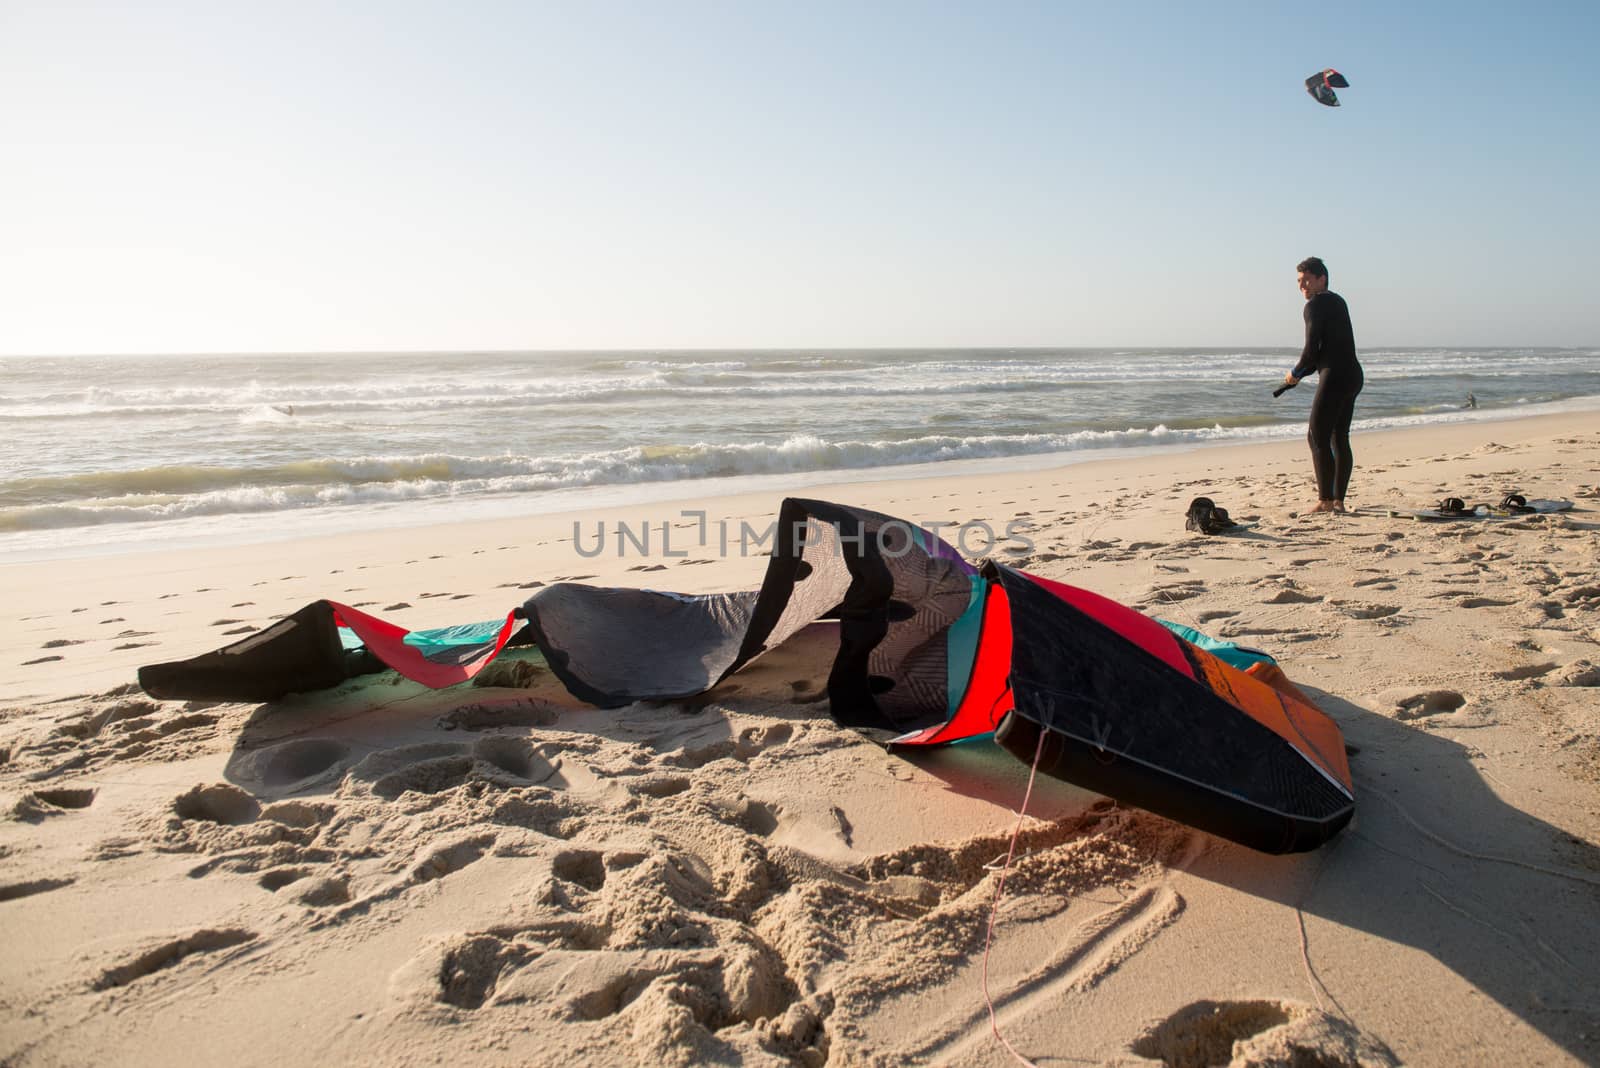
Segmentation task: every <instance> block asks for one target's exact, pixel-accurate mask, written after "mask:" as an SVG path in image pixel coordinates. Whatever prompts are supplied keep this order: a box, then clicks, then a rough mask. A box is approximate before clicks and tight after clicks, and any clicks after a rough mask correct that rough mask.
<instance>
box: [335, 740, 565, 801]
mask: <svg viewBox="0 0 1600 1068" xmlns="http://www.w3.org/2000/svg"><path fill="white" fill-rule="evenodd" d="M350 777H351V778H352V779H356V780H358V781H364V782H369V783H371V784H372V792H373V793H374V794H376V795H378V796H379V797H382V798H385V799H387V800H391V801H392V800H394V799H396V798H398V797H399V796H400V795H401V794H404V793H407V792H411V793H417V794H440V793H443V792H445V791H447V790H451V789H454V788H455V787H457V786H460V785H462V784H463V783H465V782H468V781H469V780H470V781H473V782H486V783H491V784H494V785H498V786H503V787H515V786H528V785H530V784H535V783H539V784H546V785H552V786H564V785H566V780H565V779H563V778H561V775H560V771H559V768H558V766H557V765H555V764H552V763H551V762H550V761H549V760H547V759H546V758H545V756H544V755H543V753H541V752H539V751H538V750H536V749H535V748H534V747H533V746H532V745H530V744H529V743H528V741H527V739H524V738H511V737H504V736H499V735H496V736H493V737H489V738H480V739H478V740H477V741H475V742H471V743H465V742H425V743H423V744H421V745H409V746H403V747H401V748H399V749H386V750H382V751H380V752H377V753H373V754H372V755H370V756H368V757H367V758H366V759H364V760H362V761H361V763H359V764H357V765H356V766H355V767H354V768H352V769H351V770H350Z"/></svg>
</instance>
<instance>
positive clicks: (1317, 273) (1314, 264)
mask: <svg viewBox="0 0 1600 1068" xmlns="http://www.w3.org/2000/svg"><path fill="white" fill-rule="evenodd" d="M1294 269H1295V270H1297V271H1303V272H1305V273H1306V274H1309V275H1311V276H1312V277H1313V278H1326V277H1328V265H1327V264H1326V263H1323V262H1322V257H1320V256H1307V257H1306V258H1305V259H1303V260H1301V261H1300V262H1299V263H1297V264H1295V265H1294Z"/></svg>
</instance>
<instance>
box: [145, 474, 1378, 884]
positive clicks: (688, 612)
mask: <svg viewBox="0 0 1600 1068" xmlns="http://www.w3.org/2000/svg"><path fill="white" fill-rule="evenodd" d="M824 618H828V619H836V620H838V624H839V649H838V653H837V655H836V656H835V659H834V663H833V667H832V669H831V671H830V673H829V676H828V696H829V702H830V712H831V714H832V715H833V717H834V719H835V720H837V721H838V722H840V723H842V724H845V725H847V726H851V727H855V728H858V729H862V730H866V731H869V732H873V733H875V734H877V735H878V736H879V737H881V738H883V739H884V740H886V741H891V742H892V744H894V745H895V746H902V747H910V746H926V745H942V744H946V743H949V742H954V741H960V740H962V739H964V738H971V737H975V736H978V735H983V734H987V733H989V732H991V731H993V732H995V736H996V739H997V740H998V741H999V743H1000V744H1001V745H1002V746H1004V747H1005V748H1006V749H1008V750H1009V751H1011V752H1012V753H1014V754H1016V755H1017V756H1019V757H1020V758H1022V759H1023V760H1026V761H1028V762H1030V763H1031V762H1033V760H1034V759H1035V757H1036V755H1037V756H1038V758H1039V761H1040V765H1039V766H1040V770H1041V771H1044V772H1046V773H1048V774H1051V775H1054V776H1057V777H1059V778H1062V779H1065V780H1067V781H1069V782H1073V783H1077V784H1079V785H1081V786H1085V787H1087V788H1089V789H1092V790H1096V791H1099V792H1101V793H1104V794H1107V795H1108V796H1111V797H1114V798H1116V799H1118V800H1119V801H1123V802H1126V803H1128V804H1131V805H1136V806H1138V807H1141V808H1146V809H1149V810H1150V811H1152V812H1157V813H1160V814H1161V815H1164V816H1167V817H1169V818H1172V819H1175V820H1179V821H1181V822H1184V823H1187V824H1190V825H1192V826H1195V827H1199V828H1201V829H1203V830H1206V831H1210V832H1212V833H1214V834H1218V835H1220V836H1222V837H1225V838H1229V839H1232V840H1234V841H1237V842H1240V843H1243V844H1245V845H1248V846H1250V847H1252V848H1254V849H1260V850H1263V851H1265V852H1273V853H1281V852H1294V851H1300V850H1306V849H1312V848H1315V847H1316V846H1318V845H1320V844H1321V843H1322V842H1324V841H1326V840H1327V839H1328V838H1330V837H1331V836H1332V835H1334V834H1335V833H1337V832H1338V830H1339V829H1340V828H1341V827H1343V826H1344V825H1345V824H1346V823H1348V822H1349V820H1350V817H1351V815H1352V814H1353V813H1354V794H1353V791H1352V788H1351V781H1350V771H1349V767H1348V765H1347V763H1346V761H1345V753H1344V744H1343V740H1342V738H1341V736H1340V734H1339V730H1338V727H1337V726H1336V725H1335V724H1334V723H1333V721H1332V720H1330V719H1329V718H1328V717H1327V716H1325V715H1324V714H1323V713H1322V712H1321V711H1319V710H1318V709H1316V708H1315V707H1314V706H1313V705H1311V703H1310V702H1309V701H1308V700H1306V699H1305V698H1304V695H1302V694H1300V693H1299V692H1298V691H1296V690H1294V688H1293V687H1292V686H1289V685H1288V684H1287V683H1286V681H1282V680H1281V673H1279V674H1278V675H1277V678H1278V680H1279V682H1278V683H1277V684H1269V682H1268V681H1264V679H1268V678H1271V677H1272V676H1271V674H1270V673H1268V674H1266V675H1263V676H1261V677H1257V674H1255V672H1256V668H1251V670H1250V672H1248V673H1247V672H1246V671H1243V670H1240V669H1239V668H1236V667H1232V666H1230V665H1229V664H1227V663H1224V662H1223V661H1222V660H1220V659H1218V658H1217V657H1216V656H1213V655H1212V654H1211V653H1208V652H1206V651H1204V650H1202V649H1199V648H1197V647H1196V646H1195V645H1193V644H1190V643H1189V642H1187V641H1184V640H1182V639H1180V638H1178V637H1177V636H1175V635H1174V634H1173V633H1172V631H1171V630H1169V629H1168V628H1167V627H1165V626H1163V625H1162V624H1160V623H1158V622H1157V621H1155V620H1152V619H1150V618H1148V617H1146V616H1143V615H1141V614H1140V613H1138V612H1135V611H1133V610H1132V609H1130V608H1127V607H1125V606H1123V605H1120V604H1117V603H1116V602H1114V601H1110V600H1108V599H1106V598H1104V597H1100V596H1099V595H1097V594H1093V593H1090V592H1088V591H1086V590H1080V589H1076V588H1075V587H1071V586H1066V585H1063V584H1061V583H1056V582H1051V581H1049V580H1046V579H1041V578H1038V577H1036V576H1031V575H1028V574H1026V573H1024V572H1020V571H1016V570H1013V569H1010V568H1006V567H1003V566H1000V565H997V564H992V563H991V564H987V565H985V567H984V568H983V569H982V570H981V571H980V570H979V569H978V568H976V567H974V566H973V565H972V564H969V563H968V562H967V561H965V560H963V559H962V558H961V556H960V554H959V553H957V552H956V551H955V550H954V549H953V548H951V547H950V546H949V545H947V544H946V543H945V542H943V541H941V540H940V539H938V538H936V537H934V536H933V535H931V534H930V533H928V532H927V531H926V530H923V529H922V528H920V527H917V526H915V525H913V524H910V523H907V522H905V521H903V520H898V519H894V518H893V517H890V516H885V515H881V514H879V513H876V512H871V511H867V510H865V509H860V508H852V507H847V506H843V505H836V504H829V503H826V502H822V501H810V500H799V499H790V500H786V501H784V502H783V506H782V508H781V509H780V512H779V517H778V524H777V529H776V536H775V539H774V546H773V550H772V558H771V561H770V563H769V565H768V569H767V574H766V578H765V580H764V581H763V583H762V586H761V589H760V590H758V591H744V592H737V593H726V594H710V595H686V594H675V593H664V592H658V591H652V590H635V589H617V588H604V587H594V586H585V585H582V584H578V583H556V584H554V585H551V586H547V587H544V588H543V589H540V590H539V591H538V592H537V593H536V594H535V595H534V596H533V597H531V598H529V600H528V601H527V602H526V603H525V604H523V605H522V606H521V607H519V608H517V609H515V610H513V611H512V612H511V613H510V614H508V615H507V617H506V618H505V619H504V620H495V621H490V622H487V623H481V624H473V625H468V626H464V627H455V628H446V629H444V630H436V631H408V630H406V629H405V628H403V627H399V626H396V625H394V624H392V623H387V622H385V621H383V620H380V619H377V618H375V617H373V616H369V615H366V614H365V613H362V612H359V611H357V610H355V609H353V608H350V607H348V606H345V605H341V604H337V603H335V602H331V601H318V602H315V603H313V604H311V605H308V606H306V607H305V608H303V609H301V610H300V611H299V612H297V613H295V614H294V615H293V616H290V617H288V618H286V619H283V620H280V621H279V622H278V623H276V624H274V625H273V626H271V627H268V628H267V629H265V630H263V631H261V632H259V633H258V634H255V635H252V636H250V637H248V638H246V639H244V640H242V641H239V642H235V643H233V644H232V645H229V646H227V647H225V648H223V649H219V650H217V651H216V652H213V653H207V654H204V655H203V656H199V657H195V658H193V659H192V660H187V661H180V662H176V663H169V664H157V665H152V666H150V667H146V668H143V669H141V670H140V672H139V682H140V685H141V686H143V687H144V688H145V690H146V691H147V692H148V693H150V694H151V695H152V696H155V697H161V698H191V699H207V700H273V699H276V698H277V697H281V696H283V695H284V694H286V693H290V692H296V691H307V690H315V689H321V688H326V687H329V686H334V685H337V684H338V683H340V682H343V681H344V680H346V679H348V678H351V677H353V676H355V675H359V674H364V673H368V672H371V671H375V670H381V669H382V668H383V667H385V666H387V667H390V668H394V669H395V670H397V671H399V672H400V673H401V674H403V675H405V676H406V677H407V678H410V679H413V680H415V681H417V682H420V683H423V684H424V685H427V686H433V687H440V686H448V685H453V684H455V683H458V682H463V681H465V680H466V679H468V678H471V677H472V676H473V675H474V674H476V673H477V671H479V670H480V669H481V668H482V667H483V666H484V665H485V664H487V663H488V662H489V661H490V660H492V659H493V658H494V657H495V656H496V655H498V654H499V653H500V651H501V650H502V649H504V648H506V647H507V646H510V645H527V644H537V645H538V647H539V649H540V651H541V652H542V654H543V655H544V658H545V660H546V662H547V663H548V664H549V666H550V668H551V670H552V671H554V672H555V674H556V675H557V676H558V677H559V678H560V679H561V681H562V682H563V684H564V685H566V687H567V688H568V689H569V690H570V691H571V692H572V693H573V695H574V696H576V697H578V698H579V699H580V700H584V701H587V702H589V703H592V704H596V705H600V706H603V707H616V706H619V705H624V704H628V703H631V702H633V701H639V700H673V699H678V698H683V697H689V696H692V695H695V694H698V693H703V692H705V691H706V690H708V689H710V688H711V687H713V686H715V685H716V684H717V683H718V682H720V681H721V680H722V679H724V678H726V677H728V676H729V675H730V674H732V673H733V672H735V671H737V670H738V669H739V668H740V667H742V666H743V665H744V664H746V663H748V662H750V661H751V660H752V659H754V658H755V657H757V656H759V655H761V653H763V652H764V651H766V650H767V649H770V648H772V647H774V646H776V645H778V644H779V643H781V642H783V641H784V640H785V639H787V638H788V637H790V636H792V635H793V634H795V633H796V632H798V631H799V630H800V629H801V628H803V627H805V626H806V625H808V624H810V623H812V622H815V621H816V620H819V619H824ZM519 620H525V621H526V625H522V624H520V623H519ZM1041 739H1042V741H1041Z"/></svg>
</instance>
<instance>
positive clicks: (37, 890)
mask: <svg viewBox="0 0 1600 1068" xmlns="http://www.w3.org/2000/svg"><path fill="white" fill-rule="evenodd" d="M75 881H76V880H74V879H25V880H23V881H22V882H17V883H0V901H16V900H17V899H18V898H24V897H32V896H33V895H34V894H45V893H49V892H50V891H51V890H59V889H61V888H62V887H63V886H71V885H72V884H73V883H74V882H75Z"/></svg>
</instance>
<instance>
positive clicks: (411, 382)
mask: <svg viewBox="0 0 1600 1068" xmlns="http://www.w3.org/2000/svg"><path fill="white" fill-rule="evenodd" d="M1296 355H1297V352H1296V351H1295V350H1290V349H1258V350H1257V349H1237V350H1234V349H1138V348H1127V349H1061V350H1043V349H1027V350H980V349H962V350H915V349H907V350H882V349H873V350H860V351H850V350H822V351H800V350H792V351H789V350H785V351H749V352H745V351H716V352H559V353H558V352H526V353H518V352H495V353H454V352H441V353H372V354H349V353H333V354H321V355H318V354H287V355H237V356H188V355H184V356H178V355H172V356H116V357H91V356H75V357H8V358H0V457H3V459H0V555H4V556H13V554H25V556H35V555H56V554H61V553H72V552H82V551H118V550H122V549H132V548H137V547H141V546H148V545H152V544H161V545H163V546H171V545H174V544H179V543H183V542H186V541H193V542H195V543H203V542H207V541H215V540H217V539H233V540H250V539H270V538H276V537H287V536H293V535H297V534H303V533H312V532H328V531H333V530H345V529H354V528H357V527H371V526H373V525H375V524H376V525H382V526H395V525H408V524H418V523H430V522H440V521H446V520H450V519H459V518H468V517H472V518H477V517H487V516H492V515H508V516H509V515H518V514H530V513H537V512H550V511H565V510H570V509H574V508H581V507H584V506H585V505H586V504H612V503H621V502H631V501H636V500H640V499H644V498H656V499H660V498H663V497H674V498H676V497H688V496H711V495H716V494H719V493H727V492H735V491H745V490H751V489H761V488H770V489H772V490H773V492H774V493H775V494H778V493H781V492H783V491H784V490H785V488H787V487H794V486H798V485H804V484H816V483H820V482H830V481H843V480H860V479H867V478H883V477H904V476H907V475H913V476H914V475H916V474H919V473H922V474H939V473H943V472H952V473H954V472H956V471H961V472H966V471H969V470H973V469H983V468H985V467H1002V466H1003V467H1007V468H1011V469H1015V468H1019V467H1029V466H1034V467H1043V466H1048V465H1053V464H1058V463H1064V462H1071V461H1072V460H1074V459H1084V458H1092V457H1096V456H1103V455H1106V454H1107V450H1141V451H1148V450H1164V449H1181V448H1194V447H1199V446H1204V445H1209V444H1213V443H1226V442H1244V441H1252V440H1264V439H1279V438H1294V437H1298V436H1300V435H1301V434H1303V433H1304V428H1305V416H1306V409H1307V406H1308V404H1309V402H1310V398H1311V394H1312V392H1313V390H1314V387H1315V380H1314V379H1313V380H1311V381H1308V382H1306V383H1304V384H1303V385H1302V386H1301V387H1300V388H1298V389H1296V390H1294V391H1293V392H1291V393H1288V394H1286V395H1285V396H1284V397H1283V398H1281V399H1279V400H1273V399H1272V396H1271V390H1272V389H1273V388H1274V387H1275V386H1276V385H1277V384H1279V381H1280V380H1281V378H1282V377H1283V373H1284V371H1285V370H1286V369H1288V368H1289V367H1290V366H1292V365H1293V363H1294V359H1295V357H1296ZM1361 355H1362V362H1363V365H1364V366H1365V368H1366V374H1367V386H1366V390H1365V391H1364V392H1363V393H1362V395H1361V398H1360V400H1359V401H1358V403H1357V407H1356V416H1357V419H1356V430H1357V431H1361V430H1372V429H1379V428H1392V427H1405V426H1422V425H1428V424H1430V423H1440V422H1458V421H1463V420H1494V419H1497V418H1506V417H1508V416H1512V415H1524V414H1533V413H1535V412H1539V411H1547V410H1548V411H1553V410H1562V409H1572V408H1591V407H1592V408H1600V365H1597V361H1596V357H1597V356H1600V350H1595V349H1545V348H1529V349H1519V348H1481V349H1448V348H1439V349H1393V350H1371V351H1363V352H1362V354H1361ZM1469 394H1471V395H1472V396H1473V397H1474V398H1475V400H1476V404H1477V407H1475V408H1469V407H1466V404H1467V403H1468V401H1467V398H1468V395H1469ZM13 558H15V557H13Z"/></svg>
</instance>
